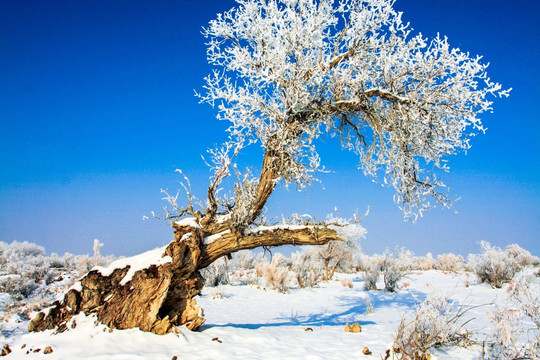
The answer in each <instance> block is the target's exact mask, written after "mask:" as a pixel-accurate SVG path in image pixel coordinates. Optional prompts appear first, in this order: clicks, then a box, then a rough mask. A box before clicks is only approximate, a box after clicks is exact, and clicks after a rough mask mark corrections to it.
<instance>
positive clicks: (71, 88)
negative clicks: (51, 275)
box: [0, 0, 540, 255]
mask: <svg viewBox="0 0 540 360" xmlns="http://www.w3.org/2000/svg"><path fill="white" fill-rule="evenodd" d="M233 5H234V2H233V1H230V0H212V1H209V0H200V1H184V0H176V1H174V0H154V1H134V0H129V1H128V0H115V1H105V0H93V1H88V0H83V1H71V0H70V1H67V0H55V1H41V0H34V1H28V0H17V1H2V2H0V162H1V164H2V165H1V166H2V169H1V170H0V241H4V242H11V241H13V240H18V241H25V240H26V241H31V242H35V243H38V244H40V245H43V246H45V248H46V250H47V251H48V252H51V251H54V252H58V253H63V252H65V251H69V252H73V253H88V252H91V247H92V242H93V239H94V238H98V239H100V240H101V241H102V242H104V243H105V247H104V248H103V252H104V253H114V254H116V255H133V254H136V253H139V252H142V251H144V250H147V249H150V248H153V247H155V246H158V245H162V244H165V243H167V242H168V241H169V240H170V239H171V237H172V231H171V229H170V228H169V225H168V223H166V222H160V221H157V220H154V221H142V216H143V215H149V214H150V212H151V211H152V210H155V211H156V212H158V213H159V210H160V209H161V207H162V206H163V205H165V203H164V202H163V201H161V200H160V198H161V194H160V189H161V188H169V189H170V190H171V191H174V190H175V189H177V188H178V186H177V184H176V182H177V180H178V176H177V174H175V173H174V170H175V169H176V168H181V169H183V170H184V172H185V173H186V174H187V175H188V176H189V177H190V178H191V181H192V185H193V189H194V192H196V193H199V194H203V191H204V189H205V188H206V186H207V182H208V175H209V173H208V171H207V169H206V167H205V165H204V163H203V161H202V160H201V154H204V152H205V150H206V149H207V148H208V147H211V146H212V145H213V144H214V143H219V142H221V141H222V140H223V139H224V131H223V130H224V129H225V127H226V124H225V123H220V122H218V121H217V120H215V118H214V117H215V112H214V111H213V109H211V108H210V107H209V106H206V105H199V104H198V101H197V99H196V98H195V97H194V96H193V94H194V91H193V90H194V89H197V90H201V89H202V85H203V80H202V79H203V77H204V76H205V75H207V74H208V72H209V70H210V68H209V67H208V65H207V64H206V58H205V46H204V38H203V37H202V35H201V33H200V30H201V27H203V26H205V25H206V24H207V23H208V21H209V20H211V19H213V18H214V17H215V15H216V13H218V12H223V11H225V10H227V9H229V8H230V7H231V6H233ZM396 8H397V9H398V10H400V11H403V12H404V19H405V20H406V21H410V22H411V25H412V27H413V28H414V29H415V30H416V31H420V32H422V33H423V34H424V35H425V36H429V37H433V36H435V35H436V34H437V32H440V33H441V34H443V35H447V36H448V37H449V40H450V42H451V44H452V45H453V46H455V47H459V48H460V49H462V50H464V51H468V52H471V53H472V54H480V55H483V56H484V59H485V61H486V62H490V64H491V65H490V68H489V74H490V76H491V78H492V79H493V80H495V81H497V82H500V83H502V84H503V85H504V86H505V87H512V88H513V89H514V90H513V91H512V94H511V96H510V98H508V99H501V100H499V101H497V102H496V103H495V104H494V109H495V111H494V113H493V114H485V115H484V116H483V119H484V124H485V125H486V126H487V128H488V131H487V133H486V134H485V135H479V136H477V137H476V138H474V139H473V141H472V149H471V150H470V151H469V153H468V154H467V155H466V156H465V155H464V154H461V155H459V156H455V157H454V158H452V159H451V160H450V166H451V172H450V173H449V174H446V175H445V176H444V179H445V180H446V182H447V183H448V184H449V185H450V189H451V192H452V194H453V196H455V197H461V200H460V201H458V202H457V203H456V204H455V209H456V210H457V211H458V213H457V214H455V213H454V212H453V211H448V210H444V211H443V210H440V209H435V210H434V211H432V212H431V213H428V214H426V215H425V216H424V217H423V218H420V219H419V220H418V221H417V222H416V223H414V224H413V223H410V222H404V221H403V216H402V214H401V212H400V211H399V209H398V208H397V206H396V205H395V204H394V203H393V201H392V195H393V192H392V191H391V189H386V188H382V187H380V186H379V185H377V184H374V183H372V182H371V181H370V180H369V179H367V178H365V177H364V176H363V175H362V173H361V172H360V171H358V170H356V168H355V164H356V159H355V157H354V156H352V155H351V154H348V153H345V152H341V151H339V150H338V147H336V146H332V145H333V144H332V142H331V141H329V142H328V144H326V145H325V146H323V148H322V149H321V155H322V156H323V161H324V163H325V165H326V166H327V167H328V168H330V169H332V170H334V171H335V173H333V174H327V175H324V176H322V177H321V179H322V181H323V185H324V188H323V187H322V186H321V185H317V184H315V185H314V186H313V188H312V189H310V190H308V191H307V192H305V193H297V192H296V191H294V190H292V191H285V190H279V191H278V192H277V193H276V194H275V196H274V197H273V198H272V199H271V201H270V202H269V204H268V206H269V212H270V214H273V215H277V214H279V213H281V212H283V213H284V214H286V215H287V214H289V213H291V212H302V213H311V214H313V215H316V216H317V217H319V218H322V217H324V215H325V214H326V213H328V212H331V211H333V209H334V207H338V209H339V213H340V215H342V216H347V215H350V214H352V213H353V212H354V211H356V210H357V209H358V211H359V212H361V213H363V212H364V211H365V209H366V207H367V206H368V205H369V206H371V213H370V215H369V216H368V217H367V218H366V220H365V222H364V226H365V227H366V228H367V230H368V236H367V239H365V240H364V241H363V242H362V246H363V249H364V250H365V252H367V253H374V252H381V251H383V250H384V249H385V248H386V247H390V248H393V247H394V246H396V245H399V246H406V247H407V248H409V249H411V250H413V251H414V252H415V253H416V254H417V255H424V254H425V253H426V252H432V253H434V254H440V253H445V252H455V253H460V254H468V253H471V252H478V249H479V247H478V244H477V243H478V242H479V241H481V240H487V241H490V242H491V243H493V244H495V245H497V246H501V247H504V246H506V245H508V244H511V243H518V244H519V245H521V246H522V247H524V248H526V249H528V250H530V251H531V252H533V253H534V254H536V255H540V235H539V234H540V186H539V184H540V146H539V145H540V142H539V140H538V136H539V134H540V112H539V111H538V99H540V87H539V86H538V84H539V83H540V76H539V72H540V41H539V40H538V34H539V33H540V22H539V21H538V14H539V13H540V3H539V2H537V1H531V0H516V1H503V0H492V1H484V0H482V1H480V0H454V1H443V0H398V1H397V3H396ZM253 166H254V167H255V168H258V167H259V164H258V163H253Z"/></svg>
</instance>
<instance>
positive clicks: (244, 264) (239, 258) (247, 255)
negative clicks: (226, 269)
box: [231, 250, 255, 270]
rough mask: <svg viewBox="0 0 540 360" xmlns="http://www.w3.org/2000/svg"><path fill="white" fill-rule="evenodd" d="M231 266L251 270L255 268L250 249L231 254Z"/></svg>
mask: <svg viewBox="0 0 540 360" xmlns="http://www.w3.org/2000/svg"><path fill="white" fill-rule="evenodd" d="M231 268H233V269H244V270H251V269H254V268H255V260H254V258H253V254H252V253H251V251H250V250H242V251H238V252H237V253H234V254H233V257H232V261H231Z"/></svg>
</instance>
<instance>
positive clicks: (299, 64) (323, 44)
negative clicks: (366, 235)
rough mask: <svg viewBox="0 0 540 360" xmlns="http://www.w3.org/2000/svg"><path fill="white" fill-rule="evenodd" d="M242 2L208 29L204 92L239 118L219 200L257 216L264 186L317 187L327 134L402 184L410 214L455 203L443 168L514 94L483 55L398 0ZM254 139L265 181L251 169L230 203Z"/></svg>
mask: <svg viewBox="0 0 540 360" xmlns="http://www.w3.org/2000/svg"><path fill="white" fill-rule="evenodd" d="M237 3H238V6H237V7H236V8H233V9H231V10H230V11H228V12H225V13H223V14H218V15H217V18H216V19H215V20H212V21H211V22H210V24H209V25H208V27H207V28H205V29H204V32H203V33H204V35H205V36H206V38H207V39H208V41H207V46H208V50H207V57H208V62H209V63H210V64H211V65H213V66H214V67H215V70H214V71H213V72H212V73H211V74H210V75H209V76H208V77H206V78H205V80H206V85H205V92H204V93H202V94H199V96H200V98H201V101H202V102H206V103H209V104H211V105H213V106H217V108H218V110H219V113H218V119H220V120H225V121H228V122H230V127H229V128H228V133H229V140H228V141H227V142H226V143H225V144H223V146H222V147H221V148H218V149H215V150H213V151H212V152H211V154H212V161H213V164H214V170H215V181H214V183H213V184H214V185H215V186H214V187H213V188H212V187H211V188H210V189H209V195H210V196H209V199H210V203H212V202H214V204H215V206H214V207H216V206H218V207H219V205H220V204H221V205H225V207H228V208H229V209H232V214H233V215H234V216H236V217H237V221H238V222H239V223H244V224H247V223H250V222H251V221H253V220H254V219H255V218H256V217H257V216H258V215H259V214H260V209H261V205H264V202H265V199H263V198H261V196H260V194H261V191H262V190H263V188H265V187H266V188H268V190H270V189H271V190H273V189H274V186H275V184H276V183H277V182H279V181H280V180H284V181H285V183H286V184H290V183H294V184H296V185H297V186H298V187H300V188H303V187H305V186H307V185H309V184H310V183H311V182H312V180H314V179H315V178H316V176H317V172H318V171H320V170H323V169H324V167H323V165H322V164H321V161H320V158H319V155H318V153H317V149H316V146H315V143H314V141H315V140H316V139H317V138H319V137H320V136H322V135H328V136H332V137H337V138H339V139H340V141H341V145H342V147H343V148H344V149H347V150H350V151H353V152H354V153H355V154H357V155H358V157H359V167H360V168H361V169H362V170H363V172H364V173H365V174H366V175H369V176H372V177H374V178H380V177H382V183H383V184H384V185H389V186H393V187H394V188H395V201H396V203H398V204H399V205H400V207H401V208H402V209H403V211H404V214H405V216H407V217H412V218H415V217H416V216H417V215H419V214H420V215H421V214H422V212H423V211H424V210H426V209H428V208H429V207H430V206H431V205H430V198H431V199H434V200H435V201H436V202H437V203H439V204H441V205H443V206H450V205H451V203H452V201H451V200H450V199H449V197H448V193H447V191H446V190H447V188H446V185H445V184H444V183H443V182H442V181H441V180H440V179H439V177H438V175H437V173H438V172H440V171H442V172H444V171H448V169H449V167H448V165H447V157H448V156H449V155H453V154H456V153H458V152H460V151H463V150H467V149H468V148H469V147H470V142H469V140H470V138H471V137H472V136H473V135H475V134H477V133H479V132H483V131H484V128H483V126H482V122H481V120H480V118H479V115H480V114H482V113H484V112H487V111H490V110H491V105H492V101H491V99H490V96H493V97H500V96H507V95H508V92H509V91H508V90H502V88H501V85H500V84H497V83H494V82H492V81H491V80H490V79H489V77H488V76H487V73H486V68H487V66H488V65H487V64H484V63H482V62H481V57H480V56H471V55H470V54H469V53H465V52H462V51H460V50H459V49H457V48H452V47H451V46H450V45H449V43H448V41H447V39H446V38H445V37H442V36H437V37H436V38H434V39H431V40H428V39H426V38H425V37H424V36H422V34H414V33H413V31H412V29H411V27H410V26H409V24H406V23H404V22H403V21H402V14H401V13H399V12H396V11H395V10H394V9H393V3H394V1H393V0H341V1H332V0H237ZM251 144H259V145H260V146H261V147H262V148H263V149H264V151H265V160H264V163H263V166H262V170H261V174H260V176H259V178H251V177H250V176H247V175H246V176H244V179H243V181H242V184H237V186H236V188H237V189H236V190H237V191H236V194H235V196H234V199H232V200H226V201H222V202H221V203H220V201H218V200H216V198H215V197H214V196H213V192H214V191H215V190H216V188H217V187H218V186H219V183H220V182H221V179H222V178H223V177H224V176H227V175H228V170H227V169H228V167H229V165H230V164H231V162H233V161H234V160H233V157H234V156H235V155H236V154H237V153H238V152H239V150H240V149H242V148H244V147H245V146H248V145H251ZM270 192H271V191H270Z"/></svg>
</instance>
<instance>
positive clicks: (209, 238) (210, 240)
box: [204, 230, 231, 245]
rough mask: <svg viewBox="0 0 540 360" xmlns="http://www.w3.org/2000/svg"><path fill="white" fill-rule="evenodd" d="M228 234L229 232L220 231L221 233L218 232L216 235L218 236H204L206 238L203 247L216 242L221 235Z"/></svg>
mask: <svg viewBox="0 0 540 360" xmlns="http://www.w3.org/2000/svg"><path fill="white" fill-rule="evenodd" d="M230 232H231V230H225V231H222V232H220V233H218V234H214V235H210V236H206V237H205V238H204V244H205V245H208V244H211V243H213V242H214V241H216V240H217V239H219V238H220V237H222V236H223V235H225V234H229V233H230Z"/></svg>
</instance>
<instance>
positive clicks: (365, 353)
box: [362, 346, 372, 355]
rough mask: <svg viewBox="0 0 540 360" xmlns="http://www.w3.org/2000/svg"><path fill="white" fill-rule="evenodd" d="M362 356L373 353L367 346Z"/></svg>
mask: <svg viewBox="0 0 540 360" xmlns="http://www.w3.org/2000/svg"><path fill="white" fill-rule="evenodd" d="M362 354H364V355H371V354H372V352H371V351H370V350H369V348H368V347H367V346H366V347H365V348H364V350H362Z"/></svg>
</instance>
